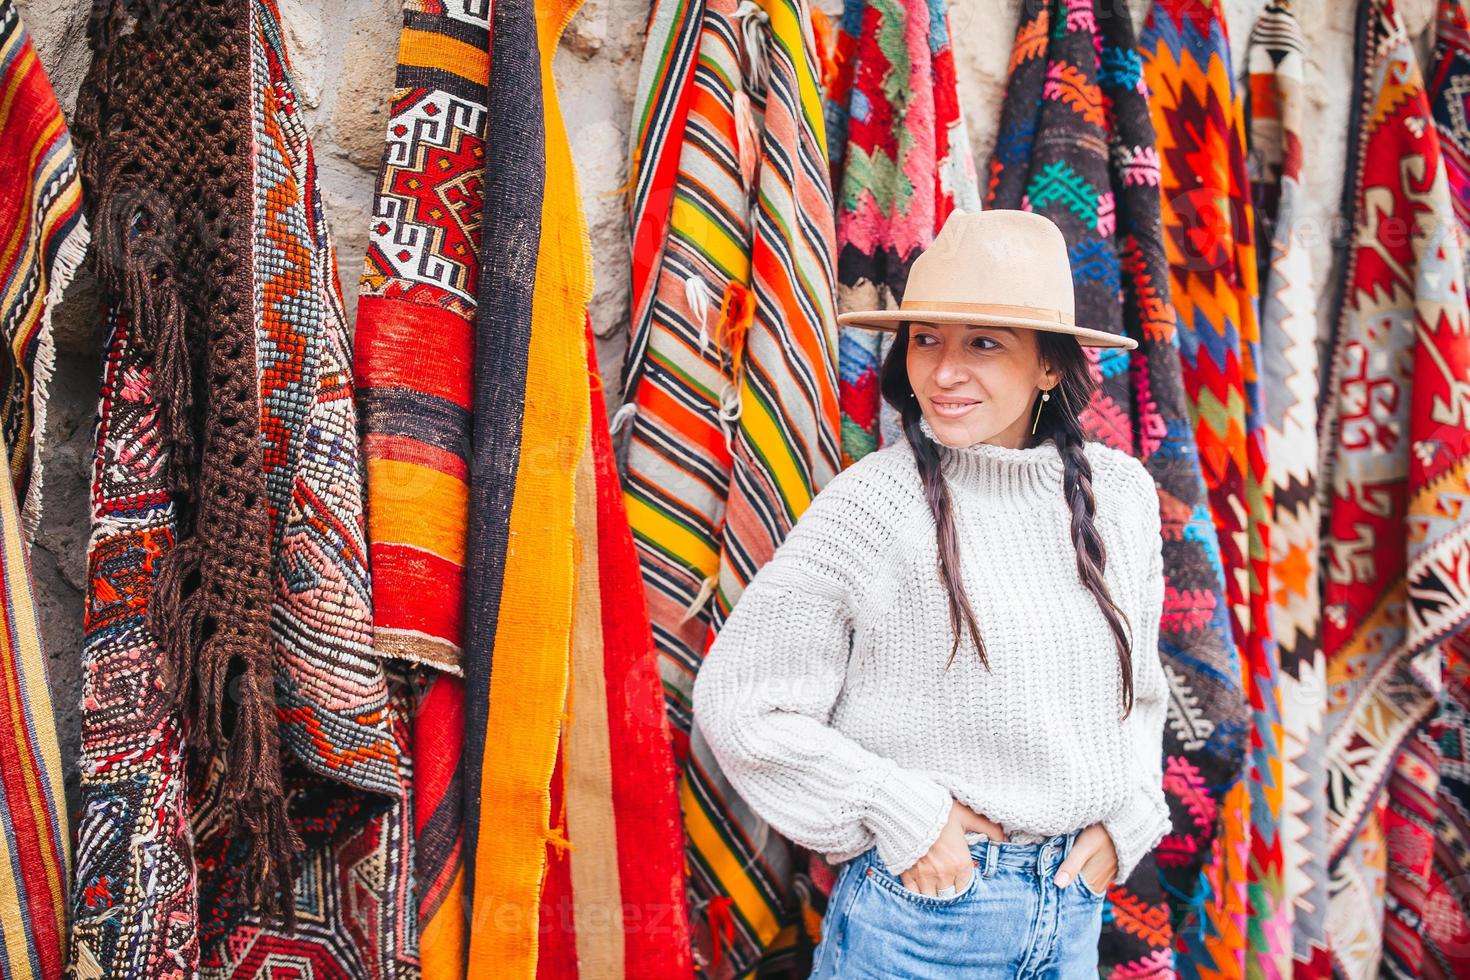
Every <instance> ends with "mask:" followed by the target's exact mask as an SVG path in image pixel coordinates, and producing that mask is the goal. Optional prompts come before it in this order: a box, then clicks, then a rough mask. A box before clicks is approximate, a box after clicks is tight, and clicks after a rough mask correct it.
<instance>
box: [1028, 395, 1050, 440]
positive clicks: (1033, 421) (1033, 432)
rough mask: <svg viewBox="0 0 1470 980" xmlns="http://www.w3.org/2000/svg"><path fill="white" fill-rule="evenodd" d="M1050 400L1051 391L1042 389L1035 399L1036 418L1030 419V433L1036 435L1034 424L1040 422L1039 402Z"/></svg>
mask: <svg viewBox="0 0 1470 980" xmlns="http://www.w3.org/2000/svg"><path fill="white" fill-rule="evenodd" d="M1049 401H1051V392H1050V391H1043V392H1042V393H1041V397H1040V398H1038V399H1036V418H1035V419H1033V420H1032V421H1031V434H1032V435H1033V436H1034V435H1036V426H1037V425H1039V424H1040V423H1041V403H1042V402H1049Z"/></svg>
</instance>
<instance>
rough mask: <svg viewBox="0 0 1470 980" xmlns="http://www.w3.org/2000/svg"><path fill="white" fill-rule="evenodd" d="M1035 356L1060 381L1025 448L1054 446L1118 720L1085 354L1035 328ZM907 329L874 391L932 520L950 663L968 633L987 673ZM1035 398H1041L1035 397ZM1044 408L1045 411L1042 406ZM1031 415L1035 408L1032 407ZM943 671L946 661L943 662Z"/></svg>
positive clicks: (1118, 629)
mask: <svg viewBox="0 0 1470 980" xmlns="http://www.w3.org/2000/svg"><path fill="white" fill-rule="evenodd" d="M1036 336H1037V340H1038V344H1039V354H1040V357H1041V359H1042V361H1043V363H1045V364H1047V365H1048V366H1050V367H1051V368H1052V369H1054V370H1055V371H1056V372H1057V373H1058V374H1059V375H1060V377H1061V381H1060V382H1058V384H1057V386H1056V388H1055V389H1054V391H1053V395H1052V397H1051V399H1050V400H1049V401H1047V402H1046V403H1045V405H1044V406H1043V407H1042V409H1041V416H1040V420H1039V422H1038V423H1037V426H1036V433H1035V435H1033V436H1032V437H1031V445H1032V446H1035V445H1039V444H1040V443H1041V442H1043V441H1044V440H1046V439H1051V440H1053V441H1054V442H1055V443H1056V447H1057V451H1058V452H1059V453H1060V454H1061V457H1062V464H1063V480H1062V485H1063V493H1064V495H1065V497H1066V501H1067V506H1068V507H1069V508H1070V510H1071V512H1072V547H1073V548H1074V549H1075V550H1076V552H1077V575H1078V577H1079V578H1081V580H1082V583H1083V584H1084V585H1086V586H1087V589H1088V591H1089V592H1091V593H1092V594H1093V596H1094V597H1095V598H1096V599H1097V604H1098V606H1099V608H1101V610H1102V613H1103V616H1104V618H1106V619H1107V621H1108V627H1109V628H1110V629H1111V630H1112V633H1113V641H1114V644H1115V646H1116V647H1117V651H1118V666H1119V669H1120V670H1121V672H1122V678H1123V707H1124V717H1127V715H1128V714H1131V713H1132V711H1133V654H1132V651H1131V649H1130V648H1131V646H1132V641H1131V639H1130V637H1129V630H1128V628H1127V627H1126V625H1125V619H1126V617H1125V616H1124V615H1123V611H1122V610H1121V609H1119V608H1118V604H1117V603H1116V602H1114V601H1113V596H1112V593H1111V591H1110V590H1109V589H1108V584H1107V581H1106V579H1105V578H1104V577H1103V572H1104V570H1105V569H1106V568H1107V549H1106V548H1105V547H1104V545H1103V540H1102V535H1101V534H1099V533H1098V530H1097V524H1096V522H1095V521H1094V516H1095V514H1096V506H1095V503H1094V500H1093V495H1092V464H1091V463H1090V462H1089V461H1088V459H1087V453H1086V444H1087V435H1086V433H1085V432H1084V431H1083V429H1082V420H1081V418H1080V415H1079V413H1080V412H1081V410H1082V409H1084V408H1085V407H1086V406H1087V405H1088V404H1089V402H1090V401H1091V400H1092V393H1093V391H1094V390H1095V389H1096V387H1097V383H1096V382H1095V381H1094V380H1093V378H1092V373H1091V371H1090V370H1089V369H1088V364H1087V355H1086V354H1085V353H1084V352H1083V350H1082V345H1081V344H1079V343H1078V342H1077V338H1075V337H1073V336H1071V335H1070V334H1064V333H1055V332H1051V331H1037V334H1036ZM908 345H909V325H908V323H907V322H903V323H900V324H899V327H898V334H897V336H896V337H895V338H894V340H893V346H892V347H891V348H890V349H889V351H888V354H887V356H886V357H885V358H884V360H883V370H882V373H881V375H880V386H881V389H882V392H883V400H884V401H886V402H888V404H889V405H892V406H893V407H894V409H896V410H897V411H898V413H899V415H900V417H901V418H902V420H903V431H904V437H905V438H906V439H907V440H908V444H909V446H910V448H911V449H912V450H913V453H914V459H915V460H916V461H917V463H918V468H919V478H920V480H921V481H922V483H923V487H924V498H925V500H926V501H928V504H929V511H930V513H932V514H933V515H934V524H935V535H936V537H937V539H938V544H939V579H940V581H941V582H942V583H943V584H944V588H945V592H946V593H947V595H948V597H949V621H950V630H951V633H952V634H953V636H954V641H953V643H952V644H951V645H950V651H949V663H953V662H954V657H955V653H956V652H957V651H958V650H959V646H960V631H961V626H962V625H963V628H964V631H965V632H967V633H969V634H970V640H971V642H972V643H974V644H975V650H976V651H977V652H978V653H979V655H980V663H981V664H982V665H984V666H985V668H986V669H987V670H988V669H989V668H990V661H989V660H988V659H987V658H986V655H985V641H984V639H982V637H981V635H980V626H979V624H978V623H977V622H976V620H975V610H974V608H973V607H972V606H971V605H970V598H969V595H968V594H967V593H966V592H965V586H964V582H963V581H962V580H961V578H960V555H959V538H958V536H957V534H956V531H955V522H954V509H953V507H952V505H951V502H950V495H949V485H948V484H947V483H946V482H945V480H944V478H943V473H942V471H941V468H940V455H939V447H938V446H937V445H936V444H935V443H934V442H933V440H931V439H929V438H928V437H926V436H925V435H924V433H923V432H922V431H921V430H920V429H919V420H920V419H921V418H922V417H923V410H922V409H921V408H920V407H919V400H918V399H917V398H916V397H914V389H913V386H912V385H911V384H909V374H908ZM1036 397H1037V398H1040V397H1041V395H1040V393H1038V394H1037V396H1036ZM1047 406H1050V407H1047ZM1032 411H1033V412H1034V411H1035V408H1034V407H1033V408H1032ZM946 666H948V664H946Z"/></svg>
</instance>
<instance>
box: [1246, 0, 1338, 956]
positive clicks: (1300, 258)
mask: <svg viewBox="0 0 1470 980" xmlns="http://www.w3.org/2000/svg"><path fill="white" fill-rule="evenodd" d="M1305 58H1306V41H1305V39H1304V38H1303V36H1302V31H1301V27H1300V25H1299V24H1298V23H1297V20H1296V18H1295V17H1294V16H1293V15H1292V13H1291V11H1290V10H1289V9H1288V8H1287V7H1285V6H1283V5H1278V4H1273V5H1271V6H1268V7H1267V8H1266V10H1265V11H1264V12H1263V13H1262V14H1261V17H1260V19H1259V20H1258V21H1257V22H1256V25H1255V27H1254V28H1253V29H1252V30H1251V35H1250V41H1249V44H1248V55H1247V71H1248V84H1249V90H1248V98H1249V103H1248V107H1249V112H1248V115H1249V129H1250V153H1249V156H1248V158H1247V165H1248V167H1249V168H1250V178H1251V195H1252V200H1253V203H1254V206H1255V222H1256V232H1257V235H1256V239H1257V241H1259V242H1261V243H1262V247H1261V248H1260V249H1259V250H1258V251H1257V253H1256V258H1257V261H1258V267H1259V279H1260V284H1261V328H1260V329H1261V364H1260V371H1261V376H1262V378H1263V379H1264V382H1265V383H1264V385H1263V388H1264V392H1265V394H1264V399H1265V412H1266V418H1265V434H1266V459H1267V463H1268V473H1269V476H1270V480H1271V485H1272V491H1273V496H1272V514H1271V524H1272V527H1271V586H1272V589H1271V600H1272V605H1271V617H1272V627H1273V630H1274V632H1275V636H1276V642H1277V651H1278V654H1279V656H1280V666H1281V670H1280V674H1279V676H1278V678H1277V684H1278V686H1279V691H1280V697H1279V704H1280V708H1281V733H1282V741H1281V768H1280V780H1279V782H1278V783H1277V784H1276V785H1278V786H1279V787H1280V793H1281V806H1280V809H1279V811H1276V812H1278V813H1279V815H1280V830H1279V833H1280V838H1281V862H1282V863H1281V884H1282V888H1283V892H1282V896H1281V909H1282V911H1283V913H1284V916H1285V920H1286V921H1285V925H1286V927H1288V928H1289V929H1290V934H1291V949H1290V950H1288V951H1284V952H1289V953H1290V957H1291V960H1290V961H1288V960H1287V958H1286V956H1285V955H1282V954H1277V955H1272V956H1269V957H1266V958H1265V961H1264V962H1262V960H1259V959H1258V960H1257V965H1258V966H1259V967H1260V968H1261V969H1262V971H1263V972H1267V973H1269V974H1273V975H1277V976H1283V975H1295V976H1323V977H1325V976H1329V975H1330V974H1331V963H1330V961H1329V960H1328V958H1327V945H1326V912H1327V824H1326V820H1327V815H1326V807H1327V766H1326V752H1327V743H1326V734H1325V732H1324V730H1323V710H1322V707H1323V706H1322V700H1321V692H1322V691H1323V690H1325V689H1326V673H1327V666H1326V661H1325V660H1324V659H1323V656H1322V641H1321V623H1320V620H1321V590H1320V586H1319V581H1318V578H1319V568H1318V561H1319V551H1320V547H1321V543H1320V530H1319V528H1320V524H1321V506H1320V502H1319V500H1318V486H1317V460H1318V441H1317V400H1318V390H1319V385H1320V377H1321V375H1320V372H1319V366H1318V354H1317V310H1316V298H1315V296H1314V295H1313V291H1312V269H1311V260H1310V256H1309V254H1308V246H1307V241H1306V239H1305V237H1304V224H1303V217H1302V207H1303V201H1304V190H1303V185H1302V143H1303V141H1302V133H1301V126H1302V119H1303V112H1304V105H1303V101H1304V99H1305V93H1304V92H1303V78H1304V71H1305ZM1253 813H1254V811H1253Z"/></svg>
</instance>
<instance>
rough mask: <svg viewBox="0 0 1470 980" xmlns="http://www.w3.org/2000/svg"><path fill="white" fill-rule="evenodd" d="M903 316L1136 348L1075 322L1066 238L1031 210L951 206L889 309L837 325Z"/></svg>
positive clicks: (873, 323)
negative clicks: (1020, 329) (957, 208)
mask: <svg viewBox="0 0 1470 980" xmlns="http://www.w3.org/2000/svg"><path fill="white" fill-rule="evenodd" d="M903 320H922V321H925V322H928V323H976V324H983V325H985V326H996V327H1025V328H1028V329H1031V330H1050V331H1053V332H1055V333H1069V334H1071V335H1073V336H1074V337H1076V338H1077V342H1078V343H1080V344H1082V345H1083V346H1085V347H1126V348H1129V349H1130V350H1131V349H1132V348H1135V347H1137V346H1138V342H1137V341H1136V340H1134V339H1132V338H1131V337H1124V336H1122V335H1120V334H1115V333H1109V332H1108V331H1106V330H1093V329H1091V328H1088V327H1079V326H1077V323H1076V320H1075V318H1074V316H1073V303H1072V264H1071V262H1070V261H1069V260H1068V259H1067V242H1066V239H1064V238H1063V237H1062V232H1061V229H1059V228H1058V227H1057V226H1056V225H1055V224H1054V223H1053V222H1052V220H1051V219H1050V218H1047V217H1045V216H1044V215H1040V214H1035V213H1033V212H1031V211H955V212H954V213H952V214H951V215H950V216H949V220H948V221H946V222H945V223H944V227H943V228H942V229H940V232H939V235H938V237H936V238H935V239H934V244H933V245H930V246H929V247H928V248H926V249H925V250H924V251H923V253H921V254H920V255H919V257H918V258H916V259H914V264H913V267H912V268H911V269H910V270H909V278H908V282H907V284H906V285H905V286H904V291H903V303H902V304H901V305H900V306H899V307H898V309H896V310H858V311H854V312H851V313H843V314H841V315H840V316H838V317H837V322H838V323H840V324H842V325H843V326H855V327H872V328H874V329H877V330H897V329H898V324H899V322H900V321H903Z"/></svg>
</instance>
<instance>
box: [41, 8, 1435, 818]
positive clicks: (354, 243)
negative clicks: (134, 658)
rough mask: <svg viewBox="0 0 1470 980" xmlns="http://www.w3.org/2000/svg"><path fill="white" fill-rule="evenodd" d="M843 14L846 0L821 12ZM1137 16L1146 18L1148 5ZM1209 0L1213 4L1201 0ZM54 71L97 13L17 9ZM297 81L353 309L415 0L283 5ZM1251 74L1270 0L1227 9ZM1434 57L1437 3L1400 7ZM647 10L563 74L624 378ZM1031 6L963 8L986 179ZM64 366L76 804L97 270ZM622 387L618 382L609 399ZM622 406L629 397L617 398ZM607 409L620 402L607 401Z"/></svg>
mask: <svg viewBox="0 0 1470 980" xmlns="http://www.w3.org/2000/svg"><path fill="white" fill-rule="evenodd" d="M816 2H817V4H818V6H820V7H822V8H823V9H825V10H827V11H828V12H829V13H834V14H835V13H837V12H838V11H840V9H841V6H842V3H841V0H816ZM1114 2H1116V3H1118V4H1119V8H1118V9H1122V5H1123V4H1125V3H1126V5H1127V6H1128V8H1129V9H1130V11H1131V13H1132V15H1133V16H1134V19H1135V21H1136V22H1139V23H1141V21H1142V18H1143V15H1144V13H1145V11H1146V10H1147V3H1146V2H1145V0H1114ZM1200 2H1205V0H1200ZM19 3H20V7H21V10H22V12H23V14H24V15H25V17H26V20H27V23H28V25H29V27H30V29H31V32H32V34H33V36H34V39H35V43H36V47H37V49H38V50H39V52H40V55H41V60H42V62H43V63H44V64H45V65H46V67H47V69H48V71H49V72H50V73H51V77H52V81H53V83H54V85H55V86H56V89H57V91H58V93H59V95H60V97H61V100H62V103H63V105H64V106H65V107H66V108H67V109H70V107H71V106H72V105H73V103H74V102H75V99H76V92H77V88H78V86H79V85H80V83H81V78H82V75H83V73H84V72H85V70H86V66H87V63H88V60H89V53H88V50H87V44H86V38H85V33H84V32H85V25H86V16H87V11H88V9H89V7H90V5H89V4H88V3H87V2H86V0H19ZM280 5H281V9H282V14H283V17H284V20H285V23H286V28H287V32H288V36H287V43H288V44H289V47H290V54H291V58H292V64H293V68H294V70H295V73H296V78H297V82H298V86H299V88H300V91H301V96H302V99H303V102H304V103H305V106H306V118H307V120H308V123H309V125H310V126H311V131H312V138H313V140H314V141H315V149H316V159H317V162H318V165H319V167H320V169H321V176H322V190H323V194H324V196H325V199H326V205H327V210H328V217H329V220H330V223H331V228H332V233H333V235H334V236H335V238H336V243H337V251H338V260H339V263H340V268H341V274H342V282H343V285H344V287H345V288H346V291H347V302H348V305H349V308H351V307H353V306H354V305H355V284H356V282H357V278H358V273H359V271H360V269H361V262H362V254H363V251H364V248H365V245H366V235H367V227H368V217H369V214H368V209H369V207H370V206H371V200H372V189H373V181H374V178H375V174H376V170H377V166H378V160H379V155H380V152H381V147H382V140H383V133H384V127H385V124H386V113H385V100H386V99H387V96H388V94H389V91H390V88H391V86H392V82H393V66H394V62H395V54H396V52H397V45H398V29H399V23H400V18H399V9H400V6H401V2H400V0H318V2H310V0H280ZM1225 6H1226V11H1227V16H1228V19H1229V24H1230V27H1231V32H1232V41H1233V47H1234V51H1235V57H1236V64H1237V72H1238V71H1240V70H1241V69H1242V68H1243V67H1244V66H1243V62H1242V58H1243V56H1244V55H1243V53H1244V48H1245V41H1246V38H1247V36H1248V34H1249V32H1250V28H1251V25H1252V24H1253V22H1254V20H1255V17H1256V15H1257V14H1258V13H1259V11H1260V10H1261V8H1262V7H1263V6H1264V0H1225ZM1293 6H1294V9H1295V10H1296V12H1297V16H1298V17H1299V18H1300V19H1301V21H1302V26H1303V28H1304V30H1305V32H1306V35H1307V38H1308V43H1309V47H1310V62H1309V66H1308V68H1309V77H1308V99H1309V102H1310V105H1309V118H1308V121H1307V126H1306V135H1307V138H1308V143H1307V146H1306V148H1305V169H1306V175H1305V183H1306V188H1307V198H1308V220H1309V221H1310V226H1309V231H1310V233H1311V234H1313V236H1314V240H1315V246H1314V255H1315V257H1316V260H1317V261H1316V263H1315V270H1314V271H1315V277H1316V291H1317V295H1318V296H1319V299H1320V302H1321V309H1323V310H1324V311H1325V310H1326V309H1327V306H1328V303H1329V294H1330V289H1329V283H1330V279H1331V248H1330V231H1331V230H1332V226H1333V221H1334V216H1335V215H1336V212H1337V208H1338V197H1339V195H1340V193H1341V185H1342V175H1343V168H1344V154H1345V146H1346V127H1347V117H1348V111H1349V106H1348V100H1349V98H1350V93H1351V90H1352V78H1351V74H1352V34H1353V30H1352V25H1353V12H1354V7H1355V4H1354V0H1296V2H1295V3H1294V4H1293ZM1399 7H1400V9H1401V10H1402V11H1403V12H1404V14H1405V17H1406V20H1407V21H1408V23H1409V27H1410V30H1411V31H1413V32H1414V34H1415V35H1416V36H1419V37H1420V38H1421V52H1427V48H1428V39H1427V37H1424V34H1425V31H1426V27H1427V26H1428V25H1429V23H1430V21H1431V20H1432V17H1433V9H1434V5H1433V0H1400V3H1399ZM647 9H648V0H587V2H586V3H585V5H584V6H583V8H582V10H581V11H580V12H579V13H578V14H577V16H576V18H575V19H574V20H573V21H572V24H571V27H570V29H569V31H568V34H567V36H566V38H565V40H564V42H563V44H562V50H561V51H560V52H559V53H558V56H557V63H556V72H557V79H558V83H559V89H560V92H561V96H562V102H563V109H564V111H565V115H566V119H567V125H568V128H569V130H570V133H571V142H572V152H573V156H574V158H575V160H576V161H577V165H578V168H579V172H580V180H581V186H582V192H583V197H584V204H585V207H586V210H587V214H588V218H589V222H590V225H591V230H592V242H593V250H594V253H595V260H596V276H597V287H596V292H595V293H594V296H593V305H592V320H593V325H594V327H595V329H596V331H597V335H598V338H599V341H598V355H599V360H600V364H601V368H602V371H603V374H604V377H605V378H607V379H608V380H609V381H611V382H615V379H616V375H617V369H618V366H619V364H620V362H621V359H622V355H623V351H624V348H625V345H626V339H625V338H626V329H627V315H628V296H627V290H628V239H627V234H626V232H625V228H624V222H623V216H622V211H621V207H620V203H621V200H620V195H619V193H618V190H617V189H618V187H619V186H620V185H621V184H622V183H623V181H624V180H625V179H626V172H627V138H628V128H629V121H630V114H631V111H632V110H631V106H632V100H633V95H634V88H635V86H636V82H637V74H638V64H639V60H640V57H641V53H642V50H641V45H642V32H643V22H644V19H645V17H646V15H647ZM1019 9H1020V0H951V13H950V18H951V27H952V31H953V34H954V46H955V50H956V60H957V65H958V70H959V76H960V84H961V98H962V100H963V102H964V106H965V113H966V116H967V118H968V120H969V124H970V133H971V139H972V142H973V146H974V149H975V152H976V164H977V168H978V169H979V172H980V173H982V174H983V173H984V172H985V164H986V161H987V160H988V158H989V155H990V147H991V144H992V143H993V141H994V138H995V130H996V126H997V122H998V117H999V111H1000V99H1001V95H1002V89H1003V86H1004V83H1005V70H1006V64H1007V60H1008V58H1009V54H1010V47H1011V39H1012V36H1013V34H1014V31H1015V25H1016V21H1017V18H1018V11H1019ZM57 332H58V347H59V357H58V363H57V370H56V376H55V380H54V384H53V390H52V393H51V397H52V404H53V408H52V409H51V412H50V414H49V416H48V422H47V432H46V439H47V443H48V447H49V448H48V450H47V453H46V459H45V466H46V501H45V502H46V509H45V514H44V518H43V523H42V528H41V532H40V536H39V539H38V541H37V547H36V549H35V552H34V555H33V572H34V575H35V580H36V589H37V595H38V597H39V599H40V603H41V612H42V619H43V625H44V629H45V631H46V635H45V639H46V648H47V651H48V654H49V656H50V659H51V680H52V686H53V688H54V690H55V694H56V702H57V705H56V706H57V714H58V721H59V724H60V728H61V737H62V753H63V756H64V758H65V760H66V767H67V779H68V790H69V792H70V793H71V794H72V799H73V801H75V782H76V749H77V712H78V707H77V705H78V699H79V686H78V681H79V667H80V645H81V620H82V589H83V586H84V583H85V570H86V569H85V549H86V542H87V533H88V527H87V522H88V516H87V515H88V507H87V493H88V480H89V475H90V473H89V467H90V456H91V448H92V421H93V414H94V411H95V406H96V394H97V378H98V373H99V349H100V346H101V343H102V336H101V330H100V326H99V323H98V317H97V310H96V302H95V299H94V296H93V293H92V289H91V285H90V283H89V282H88V280H87V277H86V274H85V272H84V274H83V275H82V276H81V277H79V279H78V281H77V282H76V283H75V284H74V285H73V287H72V289H71V290H70V291H69V292H68V294H67V297H66V300H65V302H64V303H63V304H62V307H61V308H60V310H58V312H57ZM613 388H615V385H613V386H610V388H609V391H610V393H611V392H612V391H613ZM613 397H616V396H615V395H613ZM609 407H610V408H612V407H615V406H609Z"/></svg>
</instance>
